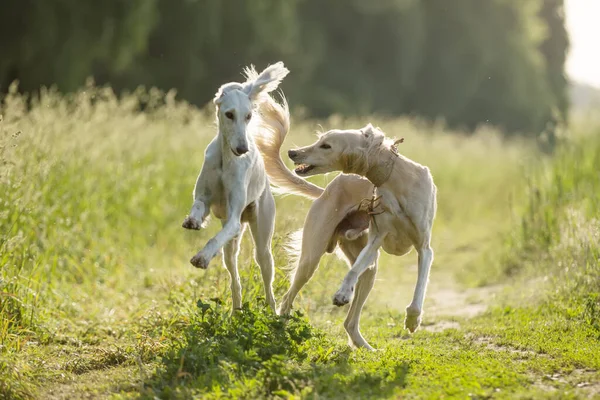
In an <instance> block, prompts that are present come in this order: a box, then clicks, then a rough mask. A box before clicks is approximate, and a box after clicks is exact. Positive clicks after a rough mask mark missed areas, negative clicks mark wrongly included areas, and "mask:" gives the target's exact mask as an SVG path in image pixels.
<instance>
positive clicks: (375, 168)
mask: <svg viewBox="0 0 600 400" xmlns="http://www.w3.org/2000/svg"><path fill="white" fill-rule="evenodd" d="M397 158H398V155H397V154H395V153H394V152H392V151H391V150H389V149H383V150H382V151H381V152H380V153H379V154H378V157H377V159H376V161H375V162H374V163H371V164H370V165H369V168H368V169H367V172H366V173H365V174H364V176H365V178H367V179H368V180H370V181H371V183H372V184H373V185H375V186H376V187H380V186H381V185H383V184H384V183H386V182H387V181H388V179H390V176H391V175H392V171H393V170H394V163H395V162H396V159H397Z"/></svg>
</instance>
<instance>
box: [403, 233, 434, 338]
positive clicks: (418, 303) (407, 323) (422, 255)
mask: <svg viewBox="0 0 600 400" xmlns="http://www.w3.org/2000/svg"><path fill="white" fill-rule="evenodd" d="M418 253H419V270H418V277H417V285H416V286H415V292H414V294H413V299H412V301H411V303H410V304H409V305H408V307H406V318H405V320H404V327H405V328H406V329H408V330H409V331H410V332H411V333H413V332H414V331H416V330H417V328H418V327H419V325H420V324H421V314H422V312H423V302H424V301H425V291H426V290H427V282H428V281H429V271H430V269H431V264H432V263H433V250H432V249H431V247H430V246H429V243H427V244H426V245H424V246H423V247H422V248H420V249H419V250H418Z"/></svg>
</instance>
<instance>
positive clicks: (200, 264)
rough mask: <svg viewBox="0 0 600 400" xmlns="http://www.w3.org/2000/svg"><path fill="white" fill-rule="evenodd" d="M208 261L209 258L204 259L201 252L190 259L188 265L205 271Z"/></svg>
mask: <svg viewBox="0 0 600 400" xmlns="http://www.w3.org/2000/svg"><path fill="white" fill-rule="evenodd" d="M210 260H211V258H208V257H206V256H205V255H204V254H202V252H200V253H198V254H196V255H195V256H194V257H192V259H191V260H190V263H191V264H192V265H193V266H194V267H196V268H201V269H206V268H208V264H209V263H210Z"/></svg>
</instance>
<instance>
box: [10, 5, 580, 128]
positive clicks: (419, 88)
mask: <svg viewBox="0 0 600 400" xmlns="http://www.w3.org/2000/svg"><path fill="white" fill-rule="evenodd" d="M3 3H4V4H3V19H4V20H5V22H6V23H3V24H0V46H1V48H2V52H3V57H2V58H1V59H0V91H5V90H6V89H7V85H8V84H9V83H10V82H11V81H12V80H13V79H15V78H18V79H20V80H21V89H22V90H27V91H29V90H35V89H37V88H38V87H39V85H42V84H51V83H56V84H57V85H58V86H59V88H60V89H62V90H71V89H74V88H75V87H77V86H79V85H81V84H82V83H83V81H84V79H85V77H86V76H88V75H90V74H93V75H94V76H95V77H96V78H97V81H98V82H100V83H111V84H112V85H113V86H114V87H115V88H116V89H117V90H122V89H134V88H135V87H136V86H138V85H142V84H143V85H147V86H158V87H160V88H162V89H170V88H176V89H177V90H178V93H179V96H180V97H181V98H184V99H186V100H189V101H191V102H193V103H195V104H198V105H203V104H205V103H206V102H208V101H210V100H211V98H212V96H213V94H214V92H215V91H216V89H217V87H218V86H219V85H220V84H222V83H223V82H227V81H230V80H240V79H241V76H240V71H241V68H242V67H243V66H245V65H248V64H251V63H253V64H255V65H257V67H259V68H262V67H264V66H265V65H266V64H269V63H272V62H275V61H278V60H283V61H285V63H286V65H287V66H288V67H289V68H290V70H291V71H292V74H291V75H290V77H289V78H287V79H286V80H285V82H284V85H283V87H284V88H285V90H286V92H287V93H288V95H289V96H290V102H291V104H292V105H293V106H294V105H295V106H300V107H304V108H305V109H306V111H307V112H308V115H310V116H316V117H324V116H327V115H330V114H332V113H341V114H345V115H367V114H371V113H373V112H376V113H380V114H388V115H406V114H409V115H419V116H422V117H425V118H429V119H437V118H440V117H441V118H444V119H445V120H446V121H447V122H448V124H449V125H450V126H452V127H464V128H466V129H474V128H475V127H476V126H477V125H479V124H482V123H491V124H494V125H497V126H499V127H500V128H503V129H505V130H506V131H507V132H509V133H512V132H527V133H529V134H538V133H539V132H541V131H542V130H543V129H544V128H545V127H546V125H547V123H548V122H549V121H552V120H553V119H554V115H555V114H556V113H557V111H558V113H559V114H560V115H561V116H562V118H563V119H564V118H566V114H567V110H568V102H567V94H566V85H567V83H566V79H565V76H564V61H565V52H566V49H567V46H568V39H567V35H566V31H565V27H564V15H563V0H527V1H522V0H486V1H481V0H453V1H448V0H377V1H370V2H367V1H364V0H327V1H323V0H289V1H281V0H253V1H242V0H104V1H102V2H81V1H76V0H55V1H51V2H50V1H46V2H44V1H42V0H5V1H4V2H3Z"/></svg>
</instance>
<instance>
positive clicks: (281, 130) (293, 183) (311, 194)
mask: <svg viewBox="0 0 600 400" xmlns="http://www.w3.org/2000/svg"><path fill="white" fill-rule="evenodd" d="M259 107H260V108H259V111H260V115H261V119H262V121H261V127H260V129H259V133H258V134H257V135H256V136H255V141H256V145H257V146H258V150H259V151H260V153H261V154H262V156H263V159H264V161H265V169H266V171H267V175H268V176H269V181H270V182H271V184H273V185H275V190H274V191H275V192H276V193H279V194H296V195H299V196H304V197H307V198H309V199H316V198H318V197H319V196H321V194H322V193H323V188H321V187H319V186H317V185H313V184H312V183H310V182H308V181H306V180H304V179H302V178H300V177H299V176H296V175H295V174H294V173H293V172H291V171H290V170H289V169H287V167H286V165H285V163H284V162H283V160H282V159H281V156H280V154H279V152H280V150H281V145H282V144H283V141H284V140H285V137H286V135H287V134H288V132H289V130H290V111H289V108H288V104H287V101H286V100H285V97H283V95H282V104H279V103H278V102H276V101H275V100H274V99H273V98H272V97H271V96H268V99H266V101H264V102H262V103H261V104H260V106H259Z"/></svg>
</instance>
